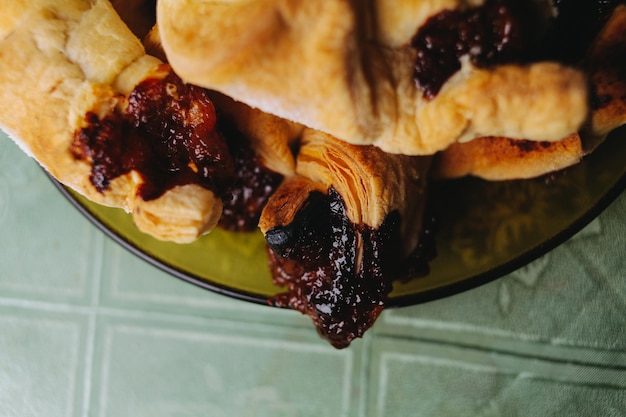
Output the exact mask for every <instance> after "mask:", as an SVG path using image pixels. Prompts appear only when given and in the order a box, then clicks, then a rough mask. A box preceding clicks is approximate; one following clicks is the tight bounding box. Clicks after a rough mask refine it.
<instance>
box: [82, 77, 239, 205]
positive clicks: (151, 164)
mask: <svg viewBox="0 0 626 417" xmlns="http://www.w3.org/2000/svg"><path fill="white" fill-rule="evenodd" d="M86 121H87V127H85V128H83V129H81V130H79V131H77V132H76V134H75V137H74V143H73V145H72V151H73V154H74V156H75V157H76V158H79V159H81V158H82V159H90V160H91V161H92V165H93V168H92V174H91V181H92V183H93V185H94V186H95V187H96V189H97V190H99V191H100V192H103V191H104V190H106V189H107V188H108V187H109V185H110V182H111V181H112V180H113V179H115V178H116V177H119V176H120V175H123V174H126V173H128V172H130V171H131V170H136V171H138V172H139V173H141V175H142V177H143V179H144V183H143V185H142V186H141V188H140V190H139V194H140V196H141V197H142V198H143V199H144V200H152V199H155V198H158V197H159V196H161V195H162V194H163V193H164V192H165V191H167V190H168V189H170V188H172V187H174V186H176V185H183V184H190V183H193V184H199V185H201V186H203V187H206V188H208V189H210V190H212V191H214V192H216V193H217V194H218V195H221V190H223V189H224V188H226V187H227V186H229V185H230V184H231V183H232V182H233V181H234V177H235V169H234V165H233V161H232V158H231V156H230V152H229V149H228V145H227V143H226V140H225V139H224V138H223V137H222V136H221V135H220V134H219V132H218V131H217V130H216V129H215V124H216V115H215V109H214V107H213V103H212V102H211V100H210V99H209V97H208V95H207V92H206V91H205V90H204V89H201V88H199V87H195V86H192V85H189V84H185V83H183V82H182V80H181V79H180V78H178V77H177V76H176V75H175V74H174V73H169V74H168V75H167V76H166V77H165V78H163V79H161V78H150V79H147V80H145V81H143V82H142V83H140V84H139V85H138V86H137V87H136V88H135V89H134V90H133V92H132V93H131V94H130V95H129V98H128V108H127V110H126V112H125V113H123V114H120V113H113V114H110V115H108V116H107V117H106V118H104V119H103V120H100V119H99V118H98V116H97V115H96V114H94V113H89V114H88V115H87V120H86Z"/></svg>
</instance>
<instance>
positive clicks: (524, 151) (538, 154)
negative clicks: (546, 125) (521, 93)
mask: <svg viewBox="0 0 626 417" xmlns="http://www.w3.org/2000/svg"><path fill="white" fill-rule="evenodd" d="M583 155H584V151H583V147H582V143H581V140H580V136H579V135H578V134H573V135H570V136H568V137H567V138H565V139H563V140H561V141H558V142H535V141H525V140H516V139H509V138H504V137H484V138H478V139H475V140H473V141H470V142H466V143H457V144H454V145H451V146H450V147H449V148H448V149H446V150H445V151H443V152H441V153H439V154H437V155H436V156H435V160H434V163H433V172H432V174H433V175H434V176H436V177H440V178H456V177H462V176H465V175H474V176H477V177H481V178H484V179H487V180H494V181H500V180H510V179H523V178H533V177H537V176H541V175H544V174H547V173H551V172H554V171H558V170H560V169H563V168H566V167H568V166H571V165H574V164H576V163H577V162H579V161H580V159H581V158H582V157H583Z"/></svg>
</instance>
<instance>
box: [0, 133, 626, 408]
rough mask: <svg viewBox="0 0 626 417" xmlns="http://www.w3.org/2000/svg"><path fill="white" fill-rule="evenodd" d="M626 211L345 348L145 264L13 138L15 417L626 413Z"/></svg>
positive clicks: (11, 356)
mask: <svg viewBox="0 0 626 417" xmlns="http://www.w3.org/2000/svg"><path fill="white" fill-rule="evenodd" d="M625 213H626V194H622V196H621V197H619V198H618V199H617V201H616V202H615V203H613V204H612V205H611V206H610V207H609V208H608V209H607V210H606V211H605V212H604V213H603V214H602V215H601V216H600V217H599V218H598V219H596V220H594V221H593V222H592V223H591V224H589V225H588V226H587V227H586V228H585V229H583V230H582V231H581V232H580V233H578V234H577V235H576V236H575V237H574V238H572V239H571V240H569V241H568V242H566V243H564V244H563V245H561V246H559V247H558V248H557V249H555V250H554V251H552V252H550V253H549V254H547V255H545V256H543V257H542V258H540V259H538V260H536V261H535V262H533V263H532V264H530V265H528V266H527V267H525V268H523V269H521V270H518V271H516V272H514V273H512V274H510V275H508V276H506V277H503V278H501V279H499V280H496V281H494V282H492V283H490V284H488V285H485V286H483V287H480V288H477V289H475V290H472V291H469V292H465V293H462V294H459V295H456V296H453V297H449V298H446V299H442V300H439V301H434V302H430V303H427V304H423V305H419V306H414V307H407V308H401V309H394V310H389V311H386V312H385V313H383V315H382V317H381V318H380V320H379V321H378V322H377V323H376V325H375V326H374V328H373V329H372V330H371V331H370V332H369V333H368V334H367V335H366V337H365V338H364V339H363V340H359V341H357V342H355V343H354V344H353V345H352V346H351V347H350V348H349V349H346V350H341V351H337V350H334V349H332V348H331V347H329V346H328V345H327V344H326V343H325V342H323V341H321V340H320V339H319V338H318V337H317V335H316V334H315V332H314V330H313V328H312V326H311V325H310V323H309V321H308V319H306V318H305V317H302V316H300V315H298V314H296V313H294V312H292V311H287V310H278V309H273V308H270V307H264V306H259V305H253V304H249V303H245V302H241V301H236V300H232V299H229V298H226V297H224V296H219V295H216V294H212V293H209V292H207V291H205V290H201V289H199V288H196V287H193V286H192V285H190V284H187V283H184V282H182V281H179V280H177V279H175V278H172V277H170V276H168V275H166V274H165V273H163V272H161V271H159V270H157V269H155V268H154V267H152V266H150V265H148V264H147V263H145V262H143V261H141V260H139V259H137V258H135V257H134V256H133V255H131V254H129V253H128V252H126V251H125V250H124V249H122V248H121V247H119V246H118V245H117V244H115V243H114V242H112V241H111V240H109V239H108V238H107V237H105V236H104V235H103V234H102V233H101V232H100V231H99V230H97V229H96V228H95V227H94V226H92V225H91V224H90V223H89V222H88V221H87V220H85V219H84V218H83V217H82V216H81V215H80V214H79V213H78V212H77V211H76V210H75V209H73V208H72V206H71V205H70V204H69V203H68V202H67V201H65V200H64V198H63V197H62V196H61V195H60V194H59V193H58V192H57V190H56V189H55V188H54V186H53V185H52V184H51V183H50V181H49V180H48V179H47V178H46V176H45V175H44V173H43V172H42V171H41V170H40V169H39V168H38V166H37V165H36V164H35V162H34V161H32V160H31V159H29V158H28V157H26V156H25V155H24V154H23V153H22V152H21V151H20V150H19V149H18V148H17V147H16V146H15V145H14V144H13V143H12V142H11V141H9V140H8V139H6V137H4V136H3V135H2V136H1V137H0V416H2V417H30V416H33V417H34V416H36V417H56V416H59V417H78V416H83V417H85V416H93V417H105V416H111V417H124V416H132V417H144V416H145V417H148V416H149V417H160V416H164V417H165V416H168V417H169V416H176V417H191V416H211V417H221V416H236V417H245V416H268V417H269V416H272V417H283V416H316V417H320V416H330V417H339V416H362V417H374V416H377V417H383V416H385V417H393V416H429V417H431V416H455V417H456V416H472V417H473V416H623V415H626V260H625V259H626V222H625V221H624V214H625Z"/></svg>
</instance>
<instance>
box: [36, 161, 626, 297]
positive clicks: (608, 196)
mask: <svg viewBox="0 0 626 417" xmlns="http://www.w3.org/2000/svg"><path fill="white" fill-rule="evenodd" d="M44 172H45V173H46V175H47V176H48V178H49V179H50V181H51V182H52V184H53V185H54V186H55V187H56V188H57V190H58V191H59V192H60V193H61V195H63V196H64V198H65V199H66V200H67V201H69V203H70V204H71V205H72V206H73V207H74V208H75V209H77V210H78V211H79V212H80V213H81V214H82V215H83V216H84V217H85V218H86V219H87V220H89V222H90V223H91V224H92V225H94V226H95V227H96V228H97V229H98V230H100V231H101V232H103V233H104V234H105V235H106V236H107V237H109V238H110V239H112V240H113V241H114V242H116V243H117V244H119V245H120V246H122V247H123V248H124V249H126V250H128V251H129V252H130V253H132V254H133V255H135V256H137V257H138V258H139V259H141V260H143V261H144V262H147V263H148V264H150V265H152V266H154V267H156V268H157V269H159V270H161V271H163V272H165V273H167V274H169V275H171V276H173V277H175V278H178V279H180V280H182V281H184V282H187V283H189V284H192V285H195V286H197V287H200V288H203V289H205V290H208V291H211V292H214V293H216V294H220V295H224V296H227V297H230V298H233V299H237V300H241V301H246V302H251V303H254V304H259V305H265V306H268V307H274V308H285V309H289V307H279V306H275V305H273V304H271V303H270V302H269V299H268V297H267V296H265V295H262V294H258V293H254V292H249V291H245V290H234V289H232V288H229V287H227V286H224V285H221V284H218V283H215V282H212V281H210V280H209V279H207V278H202V277H200V276H198V275H196V274H193V273H190V272H186V271H182V270H180V269H178V268H177V267H175V266H172V265H170V264H168V263H167V262H165V261H162V260H160V259H157V258H155V257H153V256H151V255H149V254H147V253H146V252H144V251H142V250H141V248H139V247H138V246H136V245H135V244H133V243H132V242H130V241H129V240H128V239H126V238H125V237H124V236H122V235H121V234H119V233H117V232H116V231H114V230H112V229H110V228H108V227H107V226H106V225H105V224H104V223H103V222H102V221H101V220H100V219H98V217H97V216H96V215H95V214H94V213H92V212H91V211H90V210H89V208H88V207H86V206H85V205H83V204H82V203H81V202H80V201H79V200H78V199H76V198H75V197H74V196H73V195H72V193H71V191H70V189H69V188H68V187H67V186H65V185H63V184H62V183H60V182H59V181H58V180H56V179H55V178H54V177H53V176H52V175H50V173H48V172H47V171H45V170H44ZM625 190H626V172H624V173H622V175H621V177H620V178H619V179H618V180H617V181H616V182H615V183H614V184H613V186H612V187H611V188H610V189H609V190H608V191H607V192H606V193H605V194H604V195H603V196H602V197H601V198H600V199H599V200H598V201H597V202H596V203H595V204H594V205H593V206H591V207H590V208H589V209H588V210H587V211H586V212H585V213H584V215H582V216H580V217H579V218H578V219H576V220H575V221H574V222H572V223H571V224H570V225H569V226H568V227H566V228H564V229H563V230H561V231H559V232H558V233H556V234H555V235H554V236H552V237H551V238H549V239H547V240H545V241H543V242H541V243H540V244H539V245H536V246H533V247H531V248H529V249H528V250H527V251H525V252H524V253H522V254H520V255H519V256H517V257H516V258H514V259H511V260H510V261H507V262H505V263H503V264H501V265H498V266H496V267H494V268H491V269H489V270H488V271H485V272H481V273H478V274H474V275H472V276H470V277H468V278H465V279H463V280H462V281H458V282H454V283H452V284H447V285H444V286H441V287H437V288H431V289H428V290H425V291H423V292H420V293H417V294H410V295H400V296H396V297H390V298H389V299H388V302H387V303H386V305H385V308H386V309H388V308H399V307H408V306H412V305H418V304H423V303H426V302H429V301H434V300H438V299H442V298H447V297H451V296H453V295H456V294H460V293H462V292H465V291H469V290H472V289H475V288H478V287H480V286H482V285H485V284H488V283H490V282H492V281H495V280H496V279H498V278H502V277H504V276H505V275H508V274H510V273H512V272H514V271H516V270H518V269H520V268H521V267H523V266H525V265H527V264H529V263H531V262H532V261H534V260H536V259H538V258H540V257H541V256H543V255H545V254H547V253H548V252H550V251H552V250H554V249H555V248H556V247H558V246H560V245H561V244H563V243H565V242H566V241H567V240H569V239H570V238H571V237H573V236H574V235H575V234H576V233H578V232H579V231H581V230H582V229H583V228H584V227H585V226H587V225H588V224H589V223H591V222H592V221H593V220H594V219H596V218H597V217H598V216H599V215H600V214H601V213H602V212H603V211H604V210H606V208H608V207H609V206H610V205H611V204H612V203H613V202H614V201H615V200H616V199H617V198H618V197H619V196H620V195H621V194H622V192H624V191H625ZM416 279H419V278H416Z"/></svg>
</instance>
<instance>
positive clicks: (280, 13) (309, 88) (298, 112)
mask: <svg viewBox="0 0 626 417" xmlns="http://www.w3.org/2000/svg"><path fill="white" fill-rule="evenodd" d="M444 3H451V2H444V1H439V2H438V1H431V2H424V3H422V4H423V7H425V9H424V10H426V11H425V12H424V11H422V12H421V14H420V15H419V16H422V17H420V18H425V17H426V16H430V15H432V13H435V12H437V11H439V10H441V8H442V7H445V5H444ZM457 3H459V5H460V4H465V3H470V2H457ZM376 4H377V7H378V8H377V10H376V12H377V13H378V14H379V15H380V16H381V18H382V19H383V21H382V26H381V27H382V28H383V29H384V30H383V31H381V32H376V23H373V24H372V23H371V20H372V16H371V13H370V14H368V12H367V11H365V12H364V11H363V8H364V7H363V6H362V5H361V6H357V5H354V4H352V3H350V2H348V1H346V0H324V1H321V0H317V1H308V2H300V1H294V0H291V1H288V0H273V1H263V2H261V1H253V2H250V1H235V2H232V1H231V2H202V1H199V0H186V1H179V0H162V1H160V2H159V3H158V5H157V22H158V24H159V30H160V34H161V39H162V42H163V46H164V49H165V52H166V54H167V57H168V59H169V61H170V62H171V64H172V66H173V67H174V69H175V70H176V71H177V73H179V75H181V76H182V77H183V78H184V79H186V80H187V81H189V82H192V83H194V84H198V85H202V86H205V87H208V88H211V89H216V90H219V91H221V92H223V93H225V94H226V95H229V96H231V97H233V98H235V99H237V100H239V101H243V102H245V103H247V104H249V105H251V106H252V107H257V108H259V109H261V110H263V111H265V112H268V113H272V114H276V115H278V116H280V117H282V118H286V119H289V120H294V121H297V122H299V123H302V124H304V125H306V126H308V127H311V128H314V129H317V130H321V131H324V132H326V133H329V134H331V135H333V136H335V137H337V138H339V139H342V140H345V141H348V142H351V143H355V144H375V145H377V146H379V147H381V148H382V149H383V150H385V151H387V152H392V153H405V154H414V155H416V154H433V153H434V152H436V151H439V150H442V149H445V148H446V147H447V146H448V145H450V144H451V143H454V142H456V141H459V140H469V139H472V138H475V137H481V136H487V135H493V136H508V137H524V138H528V139H531V140H551V141H555V140H560V139H561V138H563V137H564V136H566V135H568V134H571V133H572V132H575V131H577V130H578V128H579V127H580V125H581V124H582V123H583V122H584V120H585V118H586V116H587V102H586V99H587V86H586V83H585V79H584V77H583V76H582V74H580V73H578V72H577V71H574V70H572V69H569V68H566V67H563V66H560V65H556V64H543V63H539V64H533V65H530V66H527V67H519V66H507V67H503V68H496V69H495V70H479V69H476V68H474V67H472V66H471V65H469V64H466V65H465V66H464V68H463V70H462V71H460V72H459V73H458V74H457V75H456V76H455V77H453V79H451V80H450V81H449V82H447V83H446V85H444V89H443V90H442V93H440V94H439V95H438V96H437V98H436V99H434V100H432V101H428V100H425V99H424V97H423V96H422V94H421V92H420V91H418V89H417V87H416V85H415V83H414V81H413V77H412V71H413V62H414V60H415V51H414V50H412V49H411V48H408V47H407V46H406V45H407V43H408V42H409V40H410V39H404V41H403V42H402V41H401V40H400V39H399V38H398V37H395V36H394V35H393V34H392V32H390V31H391V28H392V27H393V23H394V21H396V20H402V22H404V19H406V17H405V16H404V15H403V16H399V15H397V14H394V13H386V12H385V11H384V8H385V7H387V8H395V7H396V4H395V3H389V2H386V3H384V4H383V2H378V3H376ZM372 7H373V6H372ZM415 7H417V6H415ZM402 22H399V23H401V24H399V26H398V27H399V28H400V27H402V28H405V27H406V24H405V23H402ZM419 24H420V22H415V27H418V26H419ZM402 30H403V31H404V32H406V29H402ZM235 33H236V34H237V36H232V34H235ZM403 36H406V33H405V34H404V35H403ZM383 42H386V44H385V43H383ZM542 103H547V104H546V105H552V104H554V103H567V106H563V105H561V106H556V107H552V108H551V109H550V110H551V111H550V112H548V113H546V112H545V106H546V105H544V104H542Z"/></svg>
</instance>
